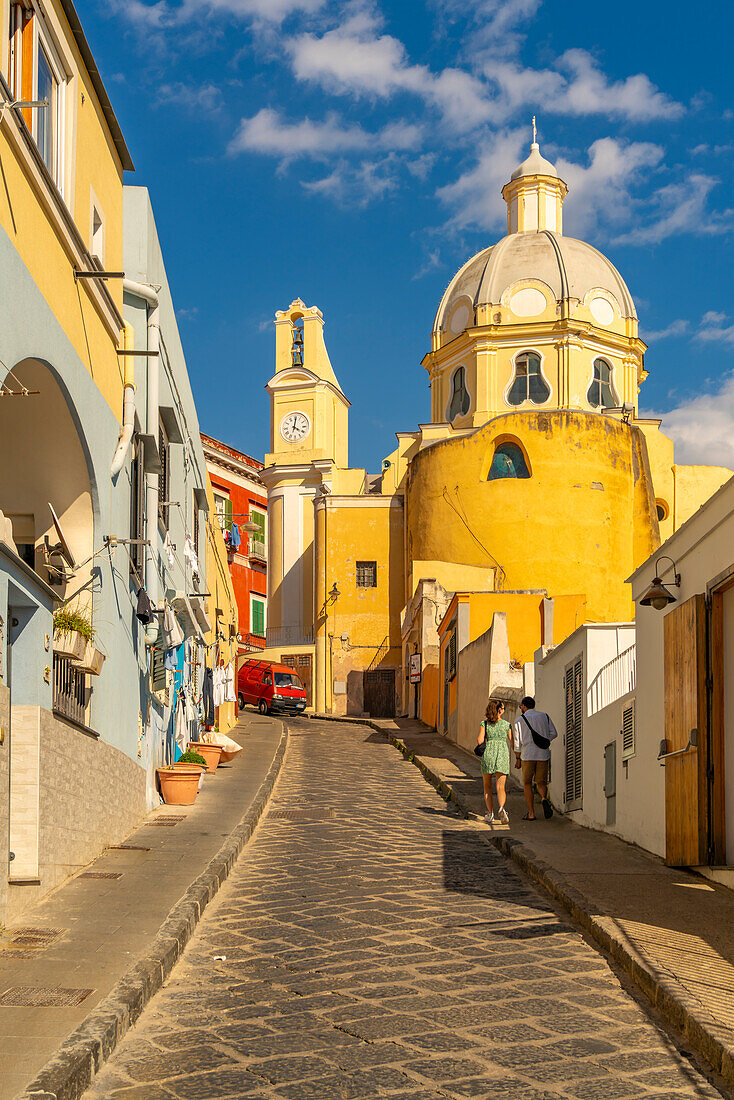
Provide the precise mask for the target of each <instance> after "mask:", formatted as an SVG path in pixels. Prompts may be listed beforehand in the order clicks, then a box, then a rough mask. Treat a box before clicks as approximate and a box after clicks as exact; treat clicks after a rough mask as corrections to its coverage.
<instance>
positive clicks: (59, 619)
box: [54, 607, 94, 642]
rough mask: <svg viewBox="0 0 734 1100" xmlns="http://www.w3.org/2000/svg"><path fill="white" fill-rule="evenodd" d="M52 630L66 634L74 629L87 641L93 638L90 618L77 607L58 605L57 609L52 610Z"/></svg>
mask: <svg viewBox="0 0 734 1100" xmlns="http://www.w3.org/2000/svg"><path fill="white" fill-rule="evenodd" d="M54 630H58V631H59V633H67V634H71V633H72V632H73V631H76V632H77V633H78V634H81V636H82V637H83V638H86V639H87V641H88V642H91V641H93V639H94V627H93V626H92V620H91V618H90V617H89V615H86V614H85V613H84V612H83V611H79V610H78V608H71V607H59V608H58V610H56V611H54Z"/></svg>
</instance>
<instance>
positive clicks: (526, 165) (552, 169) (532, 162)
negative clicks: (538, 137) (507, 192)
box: [510, 141, 558, 180]
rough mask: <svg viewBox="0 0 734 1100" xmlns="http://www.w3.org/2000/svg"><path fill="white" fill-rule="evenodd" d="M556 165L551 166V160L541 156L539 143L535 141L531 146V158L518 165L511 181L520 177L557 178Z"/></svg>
mask: <svg viewBox="0 0 734 1100" xmlns="http://www.w3.org/2000/svg"><path fill="white" fill-rule="evenodd" d="M557 175H558V172H557V171H556V166H555V164H551V162H550V161H549V160H546V159H545V157H543V156H541V154H540V146H539V145H538V143H537V141H534V142H533V144H532V145H531V146H530V156H529V157H527V159H526V160H524V161H523V162H522V164H518V166H517V168H516V169H515V171H514V172H513V173H512V175H511V176H510V179H511V180H516V179H519V178H520V176H557Z"/></svg>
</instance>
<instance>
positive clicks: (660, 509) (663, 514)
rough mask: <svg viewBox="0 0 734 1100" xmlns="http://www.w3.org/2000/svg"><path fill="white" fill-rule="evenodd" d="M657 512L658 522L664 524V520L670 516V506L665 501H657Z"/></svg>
mask: <svg viewBox="0 0 734 1100" xmlns="http://www.w3.org/2000/svg"><path fill="white" fill-rule="evenodd" d="M655 510H656V512H657V514H658V522H659V523H662V522H663V520H664V519H667V518H668V516H669V515H670V511H669V509H668V505H667V504H666V503H665V501H664V500H656V501H655Z"/></svg>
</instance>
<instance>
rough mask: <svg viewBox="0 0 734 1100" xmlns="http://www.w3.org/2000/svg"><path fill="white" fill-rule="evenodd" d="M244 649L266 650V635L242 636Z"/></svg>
mask: <svg viewBox="0 0 734 1100" xmlns="http://www.w3.org/2000/svg"><path fill="white" fill-rule="evenodd" d="M242 648H243V649H247V650H250V649H265V635H264V634H243V635H242Z"/></svg>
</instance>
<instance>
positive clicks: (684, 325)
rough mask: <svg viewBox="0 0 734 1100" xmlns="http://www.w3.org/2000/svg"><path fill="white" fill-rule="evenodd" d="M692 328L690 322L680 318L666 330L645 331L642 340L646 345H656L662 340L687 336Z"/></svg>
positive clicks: (666, 327) (667, 326) (672, 322)
mask: <svg viewBox="0 0 734 1100" xmlns="http://www.w3.org/2000/svg"><path fill="white" fill-rule="evenodd" d="M690 327H691V323H690V321H687V320H685V319H684V318H679V319H678V320H677V321H671V322H670V324H669V325H666V326H665V328H660V329H653V330H652V331H650V332H648V331H647V330H643V332H642V339H643V340H644V341H645V343H646V344H656V343H659V342H660V340H670V339H671V338H673V337H677V336H686V335H687V334H688V331H689V329H690Z"/></svg>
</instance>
